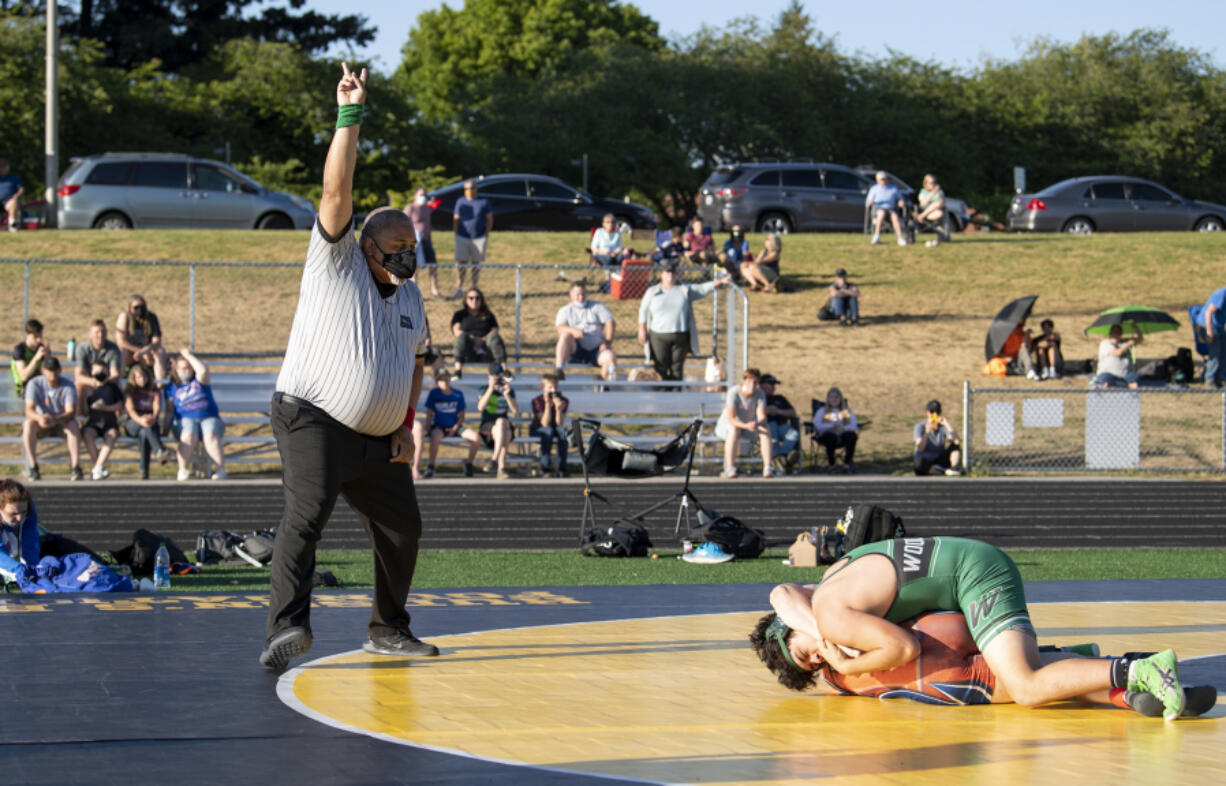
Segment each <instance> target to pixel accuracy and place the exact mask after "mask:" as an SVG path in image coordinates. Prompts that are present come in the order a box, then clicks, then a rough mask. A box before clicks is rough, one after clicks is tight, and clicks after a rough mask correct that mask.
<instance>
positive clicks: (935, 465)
mask: <svg viewBox="0 0 1226 786" xmlns="http://www.w3.org/2000/svg"><path fill="white" fill-rule="evenodd" d="M961 446H962V441H961V440H959V439H958V433H957V432H956V431H954V427H953V426H951V425H949V421H948V420H946V419H945V418H944V416H942V415H941V402H939V401H937V400H936V399H935V398H934V399H933V400H932V401H929V402H928V406H927V407H926V417H925V418H924V420H923V421H922V422H920V423H916V424H915V474H916V475H942V474H944V475H961V474H962V473H961V472H960V471H959V470H958V461H959V459H961V458H962V454H961V453H960V452H959V451H958V448H959V447H961Z"/></svg>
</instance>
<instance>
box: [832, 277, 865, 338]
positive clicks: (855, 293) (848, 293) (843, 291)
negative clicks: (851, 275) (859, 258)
mask: <svg viewBox="0 0 1226 786" xmlns="http://www.w3.org/2000/svg"><path fill="white" fill-rule="evenodd" d="M830 307H831V308H833V309H834V313H835V316H837V317H838V318H839V324H840V325H843V326H848V325H858V324H860V287H858V286H856V285H855V284H853V283H851V282H850V281H848V280H847V271H846V270H844V269H843V268H839V269H838V270H836V271H834V283H833V284H831V285H830Z"/></svg>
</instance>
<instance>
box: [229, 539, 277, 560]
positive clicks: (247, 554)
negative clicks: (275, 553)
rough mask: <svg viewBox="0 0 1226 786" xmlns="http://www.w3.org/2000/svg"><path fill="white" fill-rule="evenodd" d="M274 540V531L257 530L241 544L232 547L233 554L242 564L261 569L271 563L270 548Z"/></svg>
mask: <svg viewBox="0 0 1226 786" xmlns="http://www.w3.org/2000/svg"><path fill="white" fill-rule="evenodd" d="M276 538H277V535H276V530H263V529H258V530H256V531H255V532H252V533H251V534H250V535H247V536H246V537H244V538H243V542H242V543H240V544H238V545H236V546H235V547H234V552H235V554H236V555H238V557H239V559H241V560H243V561H244V562H250V563H251V564H252V565H255V566H256V567H257V568H262V567H264V566H265V565H267V564H268V563H270V562H272V546H273V543H274V542H275V541H276Z"/></svg>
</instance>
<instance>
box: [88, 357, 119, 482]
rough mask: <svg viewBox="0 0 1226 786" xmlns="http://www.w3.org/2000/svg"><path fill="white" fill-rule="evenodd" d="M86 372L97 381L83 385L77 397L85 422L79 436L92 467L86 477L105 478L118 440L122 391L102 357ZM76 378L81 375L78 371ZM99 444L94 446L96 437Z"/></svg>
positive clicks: (108, 475) (107, 475)
mask: <svg viewBox="0 0 1226 786" xmlns="http://www.w3.org/2000/svg"><path fill="white" fill-rule="evenodd" d="M89 372H90V375H91V376H92V377H93V379H94V381H95V382H96V383H97V384H96V385H94V387H92V388H87V389H86V390H87V396H86V397H85V398H78V399H77V400H78V401H84V402H85V415H86V418H85V424H84V425H83V426H81V439H82V440H84V442H85V449H86V451H88V452H89V458H90V461H93V462H94V468H93V470H91V471H90V477H91V478H92V479H94V480H105V479H106V478H108V477H110V475H111V473H110V470H108V469H107V468H106V462H107V461H108V460H109V459H110V457H111V451H112V450H114V449H115V441H116V440H117V439H119V413H120V412H122V411H123V408H124V402H123V390H121V389H120V387H119V383H118V382H116V381H115V380H114V379H113V378H111V371H110V369H109V368H108V367H107V365H106V362H105V361H103V360H102V359H98V360H95V361H94V363H93V365H91V366H90V367H89ZM77 376H78V377H80V376H82V375H80V374H78V375H77ZM99 439H101V440H102V445H101V446H99V445H98V440H99Z"/></svg>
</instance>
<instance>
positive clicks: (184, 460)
mask: <svg viewBox="0 0 1226 786" xmlns="http://www.w3.org/2000/svg"><path fill="white" fill-rule="evenodd" d="M170 380H171V383H170V386H169V387H168V388H167V389H166V394H167V396H169V398H170V402H171V404H172V405H173V406H174V410H175V418H176V420H177V421H178V423H179V451H178V454H179V480H187V479H189V478H190V477H191V476H192V471H191V464H192V457H193V456H195V454H196V446H197V445H198V444H200V442H201V441H203V442H204V450H205V452H206V453H208V455H209V458H211V459H212V460H213V463H214V464H216V465H217V469H216V471H214V472H213V480H225V477H226V456H225V453H224V452H223V451H222V449H221V438H222V437H224V436H225V434H226V424H225V423H223V422H222V420H221V413H220V412H219V411H218V409H217V402H216V401H215V400H213V388H212V387H211V386H210V385H209V383H210V381H211V377H210V375H209V369H208V366H206V365H204V363H203V362H202V361H201V360H200V358H198V357H196V356H195V355H193V354H192V351H191V350H190V349H181V350H179V357H178V358H177V359H176V360H175V362H174V368H173V371H172V372H171V377H170Z"/></svg>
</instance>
